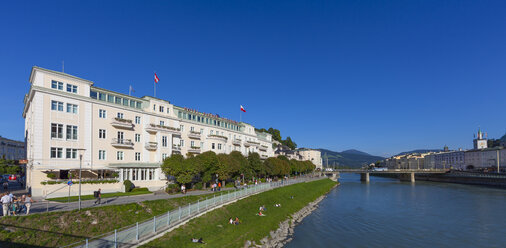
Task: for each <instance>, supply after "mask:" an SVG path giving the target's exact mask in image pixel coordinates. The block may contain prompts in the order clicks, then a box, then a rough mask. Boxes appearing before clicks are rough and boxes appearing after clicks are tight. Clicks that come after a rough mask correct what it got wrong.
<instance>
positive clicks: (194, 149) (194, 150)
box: [188, 146, 200, 154]
mask: <svg viewBox="0 0 506 248" xmlns="http://www.w3.org/2000/svg"><path fill="white" fill-rule="evenodd" d="M188 152H189V153H197V154H198V153H200V147H199V146H192V147H190V148H189V149H188Z"/></svg>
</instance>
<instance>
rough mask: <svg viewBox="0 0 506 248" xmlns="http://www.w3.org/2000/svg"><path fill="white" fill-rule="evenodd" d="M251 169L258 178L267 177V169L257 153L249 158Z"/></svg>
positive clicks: (251, 154)
mask: <svg viewBox="0 0 506 248" xmlns="http://www.w3.org/2000/svg"><path fill="white" fill-rule="evenodd" d="M248 163H249V167H250V168H251V169H253V171H254V173H255V175H256V176H257V177H260V176H264V175H265V167H264V164H263V163H262V160H261V159H260V155H259V154H258V153H256V152H252V153H250V154H249V156H248Z"/></svg>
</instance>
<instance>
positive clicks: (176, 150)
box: [172, 145, 181, 152]
mask: <svg viewBox="0 0 506 248" xmlns="http://www.w3.org/2000/svg"><path fill="white" fill-rule="evenodd" d="M172 152H181V146H179V145H173V146H172Z"/></svg>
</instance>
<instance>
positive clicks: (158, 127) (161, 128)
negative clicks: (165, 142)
mask: <svg viewBox="0 0 506 248" xmlns="http://www.w3.org/2000/svg"><path fill="white" fill-rule="evenodd" d="M145 129H146V131H147V132H150V133H156V132H158V131H161V132H170V133H173V134H176V135H181V129H179V128H175V127H169V126H162V125H156V124H152V123H151V124H149V125H148V126H147V127H146V128H145Z"/></svg>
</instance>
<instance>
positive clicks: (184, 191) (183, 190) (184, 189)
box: [181, 184, 186, 195]
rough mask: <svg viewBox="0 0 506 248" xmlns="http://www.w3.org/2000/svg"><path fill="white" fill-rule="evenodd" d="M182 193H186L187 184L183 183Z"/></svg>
mask: <svg viewBox="0 0 506 248" xmlns="http://www.w3.org/2000/svg"><path fill="white" fill-rule="evenodd" d="M181 193H182V194H183V195H184V194H186V186H184V184H181Z"/></svg>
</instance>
